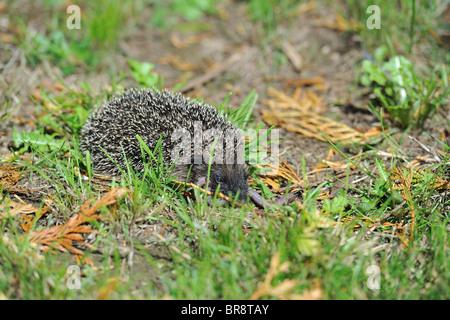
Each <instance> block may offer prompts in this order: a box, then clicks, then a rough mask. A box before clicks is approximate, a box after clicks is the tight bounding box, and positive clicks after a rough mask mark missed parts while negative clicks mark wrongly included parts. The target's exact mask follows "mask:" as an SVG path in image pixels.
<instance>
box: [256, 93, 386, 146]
mask: <svg viewBox="0 0 450 320" xmlns="http://www.w3.org/2000/svg"><path fill="white" fill-rule="evenodd" d="M268 95H269V96H270V97H271V98H272V100H265V101H263V102H264V103H265V104H266V105H267V106H268V107H269V110H262V118H263V120H264V121H265V122H266V123H267V124H269V125H271V126H279V127H282V128H284V129H286V130H288V131H290V132H295V133H298V134H300V135H302V136H305V137H308V138H315V139H317V140H320V141H327V139H326V138H325V137H324V136H323V134H325V135H326V137H327V138H328V139H330V140H331V141H332V142H342V143H352V142H360V143H363V142H365V141H366V140H367V139H368V138H369V137H372V136H374V135H376V133H375V132H374V131H373V130H371V131H368V132H366V133H362V132H359V131H357V130H355V129H353V128H351V127H349V126H347V125H345V124H343V123H340V122H337V121H334V120H332V119H330V118H328V117H325V116H322V115H320V114H319V112H317V111H316V110H317V109H318V108H319V107H320V105H321V104H322V103H323V101H322V99H321V98H320V97H318V96H317V95H316V94H315V93H313V92H312V91H310V92H308V93H307V94H305V95H303V96H302V98H301V100H300V101H297V100H296V99H294V98H293V97H289V96H287V95H286V94H284V93H283V92H281V91H278V90H276V89H274V88H269V90H268ZM296 96H298V93H296ZM378 132H379V131H378ZM322 133H323V134H322Z"/></svg>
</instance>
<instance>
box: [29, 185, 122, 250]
mask: <svg viewBox="0 0 450 320" xmlns="http://www.w3.org/2000/svg"><path fill="white" fill-rule="evenodd" d="M128 191H129V190H128V189H125V188H113V189H112V190H111V191H109V192H108V193H106V194H105V195H103V197H102V198H101V199H100V200H98V201H96V202H95V203H94V204H93V205H91V203H92V202H93V199H89V200H87V201H86V202H85V203H83V205H82V206H81V209H80V211H79V212H78V213H76V214H75V215H73V216H72V217H71V218H70V219H69V220H68V221H67V222H66V223H65V224H63V225H58V226H53V227H50V228H48V229H44V230H42V231H34V232H33V233H31V234H30V241H31V242H34V243H39V244H40V247H41V250H43V251H49V250H50V249H56V250H59V251H62V252H70V253H72V254H75V255H82V254H83V251H82V250H80V249H78V248H75V247H74V244H75V243H78V244H81V245H84V246H86V247H89V248H90V247H92V246H91V245H90V244H89V243H87V242H85V241H84V238H83V236H82V234H83V233H97V232H98V231H97V230H94V229H92V228H91V227H90V226H89V225H86V224H85V223H87V222H88V221H89V220H94V219H95V220H99V219H104V218H105V217H103V216H101V215H97V214H94V213H95V212H96V211H97V210H98V209H99V208H100V207H101V206H108V205H111V204H113V203H115V202H117V200H118V199H119V198H120V197H122V196H123V195H125V194H126V193H127V192H128Z"/></svg>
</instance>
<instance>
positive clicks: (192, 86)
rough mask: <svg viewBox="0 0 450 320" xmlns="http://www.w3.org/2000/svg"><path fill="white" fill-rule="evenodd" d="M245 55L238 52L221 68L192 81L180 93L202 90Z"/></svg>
mask: <svg viewBox="0 0 450 320" xmlns="http://www.w3.org/2000/svg"><path fill="white" fill-rule="evenodd" d="M242 55H243V53H242V52H237V53H235V54H233V55H232V56H231V57H230V58H228V59H227V60H226V61H225V62H224V63H223V64H222V65H221V66H220V67H219V68H217V69H213V70H210V71H208V72H207V73H205V74H203V75H201V76H199V77H197V78H194V79H192V80H191V81H189V83H188V84H186V85H185V86H184V87H182V88H181V89H180V90H179V91H180V92H181V93H186V92H187V91H190V90H193V89H196V88H200V87H201V86H202V85H203V84H205V83H206V82H208V81H211V80H212V79H214V78H215V77H217V76H219V75H220V74H221V73H222V72H224V71H226V70H227V69H228V68H229V67H231V66H232V65H233V64H235V63H236V62H237V61H238V60H239V59H240V58H241V56H242Z"/></svg>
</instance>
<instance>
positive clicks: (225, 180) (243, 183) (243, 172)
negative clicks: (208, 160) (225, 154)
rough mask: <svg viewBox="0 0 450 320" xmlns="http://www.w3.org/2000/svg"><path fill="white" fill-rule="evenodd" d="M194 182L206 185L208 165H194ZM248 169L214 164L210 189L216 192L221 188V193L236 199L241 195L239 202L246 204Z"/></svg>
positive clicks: (243, 166)
mask: <svg viewBox="0 0 450 320" xmlns="http://www.w3.org/2000/svg"><path fill="white" fill-rule="evenodd" d="M192 173H193V181H195V182H196V183H199V182H200V181H201V182H200V183H199V184H202V185H205V184H206V177H207V175H208V166H207V165H203V164H202V165H194V166H193V167H192ZM247 178H248V176H247V167H246V166H245V165H238V164H233V165H226V164H213V165H212V166H211V171H210V179H209V185H208V189H209V190H211V191H213V192H215V191H216V190H217V188H218V187H219V186H220V190H219V191H220V192H221V193H223V194H225V195H228V196H229V197H230V198H233V199H234V198H235V197H236V195H237V194H238V193H239V197H238V198H237V200H238V201H239V202H246V201H247V198H248V188H249V187H248V182H247Z"/></svg>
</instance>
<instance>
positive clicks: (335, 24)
mask: <svg viewBox="0 0 450 320" xmlns="http://www.w3.org/2000/svg"><path fill="white" fill-rule="evenodd" d="M334 19H335V21H329V20H316V26H319V27H326V28H329V29H334V30H338V31H341V32H346V31H358V30H361V23H360V22H358V21H356V20H354V19H351V20H347V19H346V18H344V17H343V16H342V15H341V14H340V13H336V14H335V15H334Z"/></svg>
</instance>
